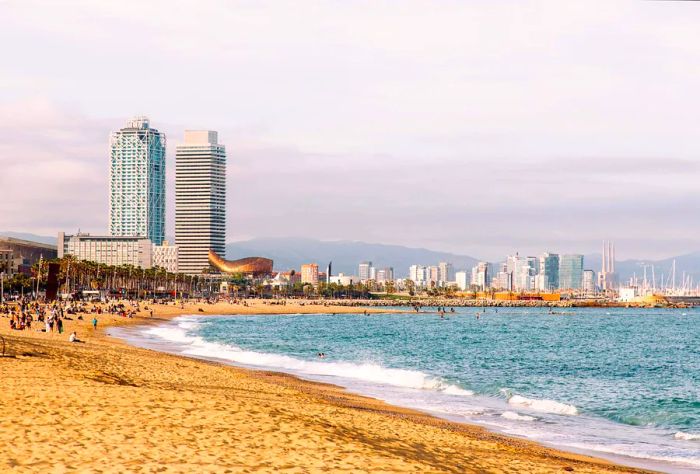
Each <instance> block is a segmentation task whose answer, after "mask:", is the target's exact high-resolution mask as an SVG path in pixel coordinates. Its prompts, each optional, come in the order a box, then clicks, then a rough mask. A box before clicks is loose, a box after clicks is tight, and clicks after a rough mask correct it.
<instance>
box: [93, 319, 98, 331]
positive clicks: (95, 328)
mask: <svg viewBox="0 0 700 474" xmlns="http://www.w3.org/2000/svg"><path fill="white" fill-rule="evenodd" d="M92 329H94V330H97V318H92Z"/></svg>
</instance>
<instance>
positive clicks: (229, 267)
mask: <svg viewBox="0 0 700 474" xmlns="http://www.w3.org/2000/svg"><path fill="white" fill-rule="evenodd" d="M209 263H210V264H211V265H212V266H213V267H214V268H217V269H219V270H220V271H222V272H223V273H245V274H249V275H266V274H270V273H272V260H270V259H269V258H264V257H247V258H241V259H239V260H226V259H224V258H221V257H220V256H219V255H218V254H217V253H216V252H214V251H213V250H211V249H210V250H209Z"/></svg>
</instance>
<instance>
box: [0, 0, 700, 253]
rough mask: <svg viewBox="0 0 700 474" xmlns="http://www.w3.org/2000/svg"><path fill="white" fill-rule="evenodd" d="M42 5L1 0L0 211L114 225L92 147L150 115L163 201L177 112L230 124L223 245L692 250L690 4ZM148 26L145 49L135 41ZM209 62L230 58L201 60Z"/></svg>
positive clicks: (17, 227)
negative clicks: (305, 24)
mask: <svg viewBox="0 0 700 474" xmlns="http://www.w3.org/2000/svg"><path fill="white" fill-rule="evenodd" d="M32 8H36V5H35V4H33V3H32V2H21V3H19V2H2V3H0V12H1V13H2V15H1V16H0V17H2V18H3V20H0V22H2V26H3V28H2V32H0V35H1V36H0V38H2V39H3V40H5V41H6V42H10V40H12V44H15V45H16V47H14V48H12V49H11V50H10V51H9V52H8V61H7V64H6V74H5V75H4V77H3V78H2V79H1V80H0V84H2V92H1V93H0V112H1V113H0V116H1V117H2V118H1V119H0V125H2V126H1V127H0V134H1V136H0V139H2V143H3V146H2V147H0V165H2V166H3V169H5V172H4V173H3V174H2V176H0V180H1V181H0V188H1V189H3V193H7V195H8V196H22V199H21V200H18V199H5V200H2V201H3V202H2V204H0V215H2V216H3V218H2V221H1V222H0V230H2V231H6V230H10V231H19V232H34V233H37V234H43V235H55V234H56V232H58V231H61V230H65V231H71V232H74V231H76V230H77V228H76V227H78V226H80V227H81V229H82V230H84V231H87V232H92V233H95V234H102V233H105V232H106V230H107V229H108V222H107V219H106V216H105V214H106V213H105V210H106V209H107V208H108V199H107V198H108V197H107V195H106V193H104V192H103V190H104V189H106V185H107V179H108V178H107V175H108V173H107V170H108V153H107V151H106V146H105V143H106V141H107V137H108V135H109V132H110V131H112V130H117V129H119V128H120V127H121V126H122V124H123V123H124V121H125V120H127V119H128V118H129V117H131V116H133V115H135V114H140V113H145V114H147V115H148V116H149V117H150V118H151V120H152V121H153V123H155V124H157V128H158V129H159V130H160V131H161V132H164V133H165V135H166V136H167V137H168V141H169V145H170V146H169V147H168V149H167V173H166V179H167V182H166V190H167V191H166V192H167V202H169V203H171V202H174V188H175V186H174V178H175V172H174V169H175V168H174V151H175V146H176V145H177V144H180V143H182V141H183V131H184V130H186V129H193V128H201V129H211V130H218V131H219V132H220V137H221V141H222V142H223V143H226V144H227V145H228V147H229V163H230V166H229V167H228V169H227V179H228V182H229V185H230V189H231V192H230V193H228V196H227V204H228V207H229V209H230V212H229V213H228V216H227V217H228V220H227V232H228V236H229V241H237V240H245V239H246V238H250V237H286V236H291V237H294V236H301V235H314V236H315V237H318V238H321V239H323V240H361V241H366V242H383V243H392V244H400V245H407V246H412V247H424V248H432V249H439V250H444V251H450V252H455V253H460V254H463V255H473V256H478V257H479V258H484V259H488V260H494V259H495V258H497V257H498V256H499V255H504V254H508V253H513V252H514V251H516V250H519V251H520V252H521V254H528V253H536V252H538V251H540V250H541V249H553V250H555V251H557V252H559V253H562V254H563V253H575V252H578V253H584V254H587V253H592V252H598V251H599V246H600V241H601V240H603V239H611V240H615V241H616V242H617V243H618V249H619V251H618V254H619V255H618V257H619V258H620V259H627V258H633V257H640V258H662V257H669V256H674V255H679V254H683V253H687V252H692V251H698V250H700V245H699V244H698V243H697V241H696V239H694V238H692V236H693V235H694V234H695V233H697V232H698V231H700V227H699V226H698V224H697V223H696V222H695V220H694V219H689V218H688V216H692V215H694V213H695V212H696V211H697V210H698V209H696V206H697V204H696V202H698V199H697V198H698V197H700V190H698V189H697V186H695V183H694V180H693V174H694V173H693V171H695V170H697V169H698V168H700V162H699V161H698V156H700V143H696V142H697V140H695V128H696V127H695V126H694V110H696V109H697V107H698V106H699V105H700V96H698V95H697V94H695V93H693V91H694V90H695V88H694V84H695V83H696V82H697V79H698V78H700V77H699V76H700V73H698V71H695V69H693V68H689V67H688V66H687V65H688V64H695V63H697V60H698V59H700V47H699V46H697V45H698V44H700V41H699V40H700V33H699V32H698V31H697V29H696V28H695V25H696V23H697V20H698V19H700V17H698V16H697V15H698V13H696V12H695V9H693V8H692V5H684V4H680V3H678V4H676V3H671V4H664V5H660V4H656V3H654V2H647V3H642V4H637V3H633V2H619V3H617V2H616V3H615V4H614V5H610V4H609V3H607V2H601V3H598V2H591V3H588V4H575V5H568V6H566V7H564V6H561V5H559V4H557V3H556V2H544V3H542V4H522V3H514V4H513V6H512V8H513V9H514V12H515V13H516V14H514V15H513V16H512V17H511V16H505V17H504V16H503V15H502V10H501V9H493V10H492V9H490V8H489V7H488V5H487V4H482V8H480V9H478V11H476V10H475V9H471V8H469V6H460V5H450V6H445V7H444V8H443V9H437V10H439V11H431V12H430V14H427V15H426V14H425V12H424V10H423V9H420V8H417V7H416V4H414V3H407V4H406V5H405V7H403V8H402V11H403V14H402V15H398V16H397V15H395V13H396V12H395V9H394V8H391V7H390V6H388V5H386V4H379V3H378V4H376V5H374V6H365V7H363V8H348V7H345V6H342V5H335V6H333V7H332V8H328V7H319V8H318V9H317V10H316V11H314V12H311V13H308V12H307V13H305V15H307V14H308V15H311V17H310V18H309V20H314V21H310V24H311V26H310V28H311V30H310V31H309V32H305V31H304V30H303V29H299V28H297V27H296V26H295V25H294V22H293V19H295V18H299V16H300V15H301V12H297V11H295V9H294V8H293V7H291V6H286V5H284V4H280V5H279V6H278V7H277V8H276V9H275V10H274V11H269V10H268V9H267V8H266V7H265V6H249V7H245V8H244V7H239V8H237V9H231V10H230V11H224V12H219V14H216V15H215V14H213V12H212V11H211V10H210V9H209V8H210V7H209V6H208V5H203V6H201V7H200V6H198V7H197V8H194V7H192V8H187V7H183V8H181V9H163V8H162V5H158V4H157V3H154V4H151V5H147V6H144V7H143V10H142V11H141V12H140V13H139V14H138V15H136V14H135V13H134V12H128V11H125V10H122V9H118V8H115V7H112V6H108V5H93V4H89V3H86V4H82V5H81V4H80V3H79V2H76V3H73V4H72V5H71V4H69V5H61V6H60V7H57V6H55V5H51V4H42V5H41V8H43V9H44V10H45V11H46V12H47V14H46V15H42V16H40V17H36V15H32V13H33V12H32ZM417 11H422V12H423V13H422V14H421V15H417V14H415V12H417ZM148 12H151V13H154V12H158V15H149V14H148ZM156 16H157V17H158V18H159V21H158V22H155V21H153V20H148V18H155V17H156ZM88 19H89V20H90V21H87V20H88ZM204 19H206V21H203V20H204ZM659 19H663V20H664V21H658V20H659ZM529 20H531V21H529ZM211 22H213V24H212V23H211ZM200 23H201V24H205V23H206V24H207V25H209V26H208V27H207V28H206V29H204V28H201V27H200V26H199V24H200ZM357 24H362V25H363V26H362V28H359V29H351V28H346V27H349V26H351V25H357ZM385 25H390V32H391V34H385V33H383V32H384V31H385V30H384V28H383V26H385ZM329 26H335V27H329ZM336 27H337V28H336ZM185 29H187V30H188V31H189V30H191V31H193V32H194V33H195V34H193V35H191V36H190V37H188V38H187V41H186V42H182V41H179V36H180V35H179V33H178V32H179V31H182V30H185ZM251 29H255V30H256V31H258V30H259V31H263V32H268V33H269V34H263V35H260V34H258V35H253V34H251ZM417 30H420V31H426V32H427V33H426V35H424V36H425V37H420V38H417V37H415V35H414V34H413V32H414V31H417ZM503 31H508V32H509V33H508V34H503ZM350 32H352V34H350ZM470 32H471V33H470ZM319 37H321V38H323V39H324V41H322V42H320V43H319V42H318V41H317V39H318V38H319ZM85 38H90V39H91V41H85ZM475 38H479V41H478V42H476V41H475ZM47 41H50V42H51V44H52V46H53V48H54V50H55V51H58V52H59V53H60V54H55V53H54V52H50V51H49V50H48V49H46V48H45V47H44V45H45V43H46V42H47ZM143 44H146V45H148V47H149V48H151V53H152V54H151V55H150V56H149V58H150V59H149V58H146V57H145V56H139V55H134V54H133V50H134V48H135V47H136V46H141V45H143ZM629 44H635V45H643V46H644V47H643V48H636V49H635V50H634V52H632V53H630V49H629V48H628V47H627V45H629ZM340 45H342V46H340ZM455 45H457V46H458V47H454V46H455ZM555 45H556V46H555ZM339 47H342V53H343V54H338V48H339ZM252 51H255V52H256V55H255V56H254V57H253V56H252V55H251V52H252ZM105 52H109V53H110V54H105ZM281 53H286V54H281ZM629 54H633V58H632V59H633V60H629ZM115 55H116V56H117V57H118V58H119V61H120V62H121V64H122V65H123V67H121V68H119V69H118V70H115V69H113V68H109V67H106V66H107V64H108V62H107V61H110V58H112V59H113V58H114V56H115ZM159 55H160V56H159ZM27 57H31V58H33V61H31V62H27V61H26V58H27ZM159 57H160V58H163V59H162V60H160V59H158V58H159ZM174 57H177V58H180V59H184V60H187V61H188V62H189V63H190V64H192V65H193V66H196V67H192V68H191V70H183V69H182V68H181V64H182V62H181V61H174V62H173V61H170V59H172V58H174ZM59 58H60V60H59ZM153 58H156V59H153ZM622 58H625V60H624V61H623V60H622ZM150 61H155V63H156V64H157V65H158V66H160V67H156V68H148V67H146V68H144V66H147V65H149V63H148V62H150ZM17 65H23V66H22V67H19V66H17ZM67 65H71V67H70V68H69V67H68V66H67ZM211 65H217V67H218V68H219V69H217V70H219V72H220V74H217V75H215V76H207V77H206V78H205V77H203V76H201V75H199V74H198V73H197V71H199V70H202V69H204V68H206V67H208V66H211ZM101 66H104V67H101ZM133 70H146V71H148V73H147V74H146V77H145V78H144V77H142V76H139V77H136V76H135V75H133V74H132V73H131V71H133ZM282 71H284V73H285V74H284V75H283V74H281V72H282ZM367 71H371V74H368V73H367ZM640 71H644V74H640ZM279 77H285V78H286V79H285V80H284V81H280V80H279ZM144 84H149V85H150V86H152V87H144ZM107 90H109V91H110V93H109V94H106V93H105V91H107ZM183 92H184V93H183ZM175 97H177V100H173V98H175ZM535 98H536V101H535ZM17 157H21V159H17ZM27 181H29V182H27ZM262 182H264V183H265V186H264V187H261V186H260V185H259V183H262ZM431 186H432V187H431ZM27 189H29V190H31V192H27ZM417 189H420V190H422V192H416V190H417ZM423 191H424V192H423ZM320 196H323V197H322V198H320ZM242 201H245V202H246V206H235V203H236V202H242ZM166 208H167V209H166V212H167V218H166V222H167V228H166V232H165V233H166V235H171V236H172V235H174V234H175V232H174V206H166ZM57 209H58V212H57ZM260 216H264V218H262V219H261V218H260ZM299 222H304V225H303V226H298V225H297V224H298V223H299ZM651 222H653V223H654V225H653V226H652V225H651V224H650V223H651Z"/></svg>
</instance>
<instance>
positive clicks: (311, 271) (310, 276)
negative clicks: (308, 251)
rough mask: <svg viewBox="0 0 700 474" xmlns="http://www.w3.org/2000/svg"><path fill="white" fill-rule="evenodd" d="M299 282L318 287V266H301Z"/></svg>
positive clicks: (314, 264) (312, 264)
mask: <svg viewBox="0 0 700 474" xmlns="http://www.w3.org/2000/svg"><path fill="white" fill-rule="evenodd" d="M301 282H302V283H310V284H312V285H314V286H316V285H318V265H317V264H316V263H305V264H304V265H302V266H301Z"/></svg>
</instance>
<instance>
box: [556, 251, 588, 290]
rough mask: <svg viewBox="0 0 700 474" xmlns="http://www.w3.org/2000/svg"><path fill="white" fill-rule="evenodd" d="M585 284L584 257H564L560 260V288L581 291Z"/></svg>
mask: <svg viewBox="0 0 700 474" xmlns="http://www.w3.org/2000/svg"><path fill="white" fill-rule="evenodd" d="M582 283H583V255H562V256H561V258H560V259H559V288H561V289H562V290H580V289H581V284H582Z"/></svg>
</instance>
